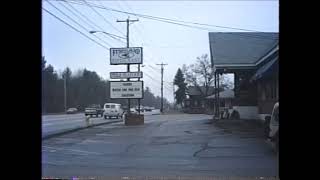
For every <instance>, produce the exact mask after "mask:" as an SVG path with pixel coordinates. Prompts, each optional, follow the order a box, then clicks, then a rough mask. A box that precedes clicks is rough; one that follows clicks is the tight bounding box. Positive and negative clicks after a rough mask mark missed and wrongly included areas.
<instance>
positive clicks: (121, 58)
mask: <svg viewBox="0 0 320 180" xmlns="http://www.w3.org/2000/svg"><path fill="white" fill-rule="evenodd" d="M117 64H142V47H130V48H110V65H117Z"/></svg>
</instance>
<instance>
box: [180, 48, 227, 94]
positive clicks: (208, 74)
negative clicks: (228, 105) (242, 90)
mask: <svg viewBox="0 0 320 180" xmlns="http://www.w3.org/2000/svg"><path fill="white" fill-rule="evenodd" d="M182 71H183V73H184V74H185V79H186V82H187V83H188V84H189V85H191V86H195V87H196V88H197V89H198V90H199V91H200V93H201V95H202V96H203V97H206V96H208V95H209V94H208V93H209V88H210V87H212V86H213V85H214V71H213V69H212V67H211V63H210V60H209V58H208V54H203V55H202V56H201V57H197V62H196V63H195V64H191V65H189V66H187V65H183V66H182ZM220 82H221V86H220V87H221V89H229V88H230V87H231V82H230V81H229V80H228V79H227V78H226V77H225V76H221V78H220ZM201 87H204V90H203V89H202V88H201Z"/></svg>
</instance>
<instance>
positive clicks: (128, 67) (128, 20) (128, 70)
mask: <svg viewBox="0 0 320 180" xmlns="http://www.w3.org/2000/svg"><path fill="white" fill-rule="evenodd" d="M136 21H139V20H138V19H136V20H130V19H129V17H128V19H127V20H122V21H120V20H117V22H126V23H127V48H129V23H130V22H136ZM139 66H140V65H139ZM139 71H140V68H139ZM127 72H130V64H128V65H127ZM127 81H130V78H127ZM139 107H140V105H139ZM139 111H140V109H139ZM130 112H131V111H130V99H128V113H130Z"/></svg>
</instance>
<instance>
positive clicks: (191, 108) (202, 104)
mask: <svg viewBox="0 0 320 180" xmlns="http://www.w3.org/2000/svg"><path fill="white" fill-rule="evenodd" d="M212 94H214V87H212V86H210V87H208V88H205V87H204V86H201V87H196V86H188V87H187V90H186V95H187V99H185V100H184V103H183V104H184V107H183V111H184V112H186V113H206V112H207V111H209V110H210V109H209V108H208V100H207V99H206V97H207V96H208V95H212Z"/></svg>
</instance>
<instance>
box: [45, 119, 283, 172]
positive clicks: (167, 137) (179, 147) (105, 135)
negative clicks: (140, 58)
mask: <svg viewBox="0 0 320 180" xmlns="http://www.w3.org/2000/svg"><path fill="white" fill-rule="evenodd" d="M209 118H211V116H208V115H197V114H195V115H187V114H180V115H179V114H176V115H157V116H145V124H144V125H140V126H125V125H124V124H123V122H120V123H115V124H109V125H102V126H97V127H92V128H89V129H84V130H81V131H77V132H74V133H70V134H66V135H64V136H61V137H57V138H52V139H48V140H45V141H43V143H42V144H43V146H42V168H43V171H42V172H43V176H44V177H48V176H55V177H72V176H81V177H89V176H90V177H92V176H164V175H166V176H177V175H180V176H277V175H278V160H277V156H276V154H275V153H274V152H273V150H272V148H271V147H270V146H269V145H268V144H267V143H266V142H265V140H264V139H263V137H262V136H263V134H262V129H261V128H259V127H257V126H255V125H252V124H250V123H244V122H240V123H217V124H216V123H215V124H210V123H209V122H210V121H209V120H208V119H209Z"/></svg>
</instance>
